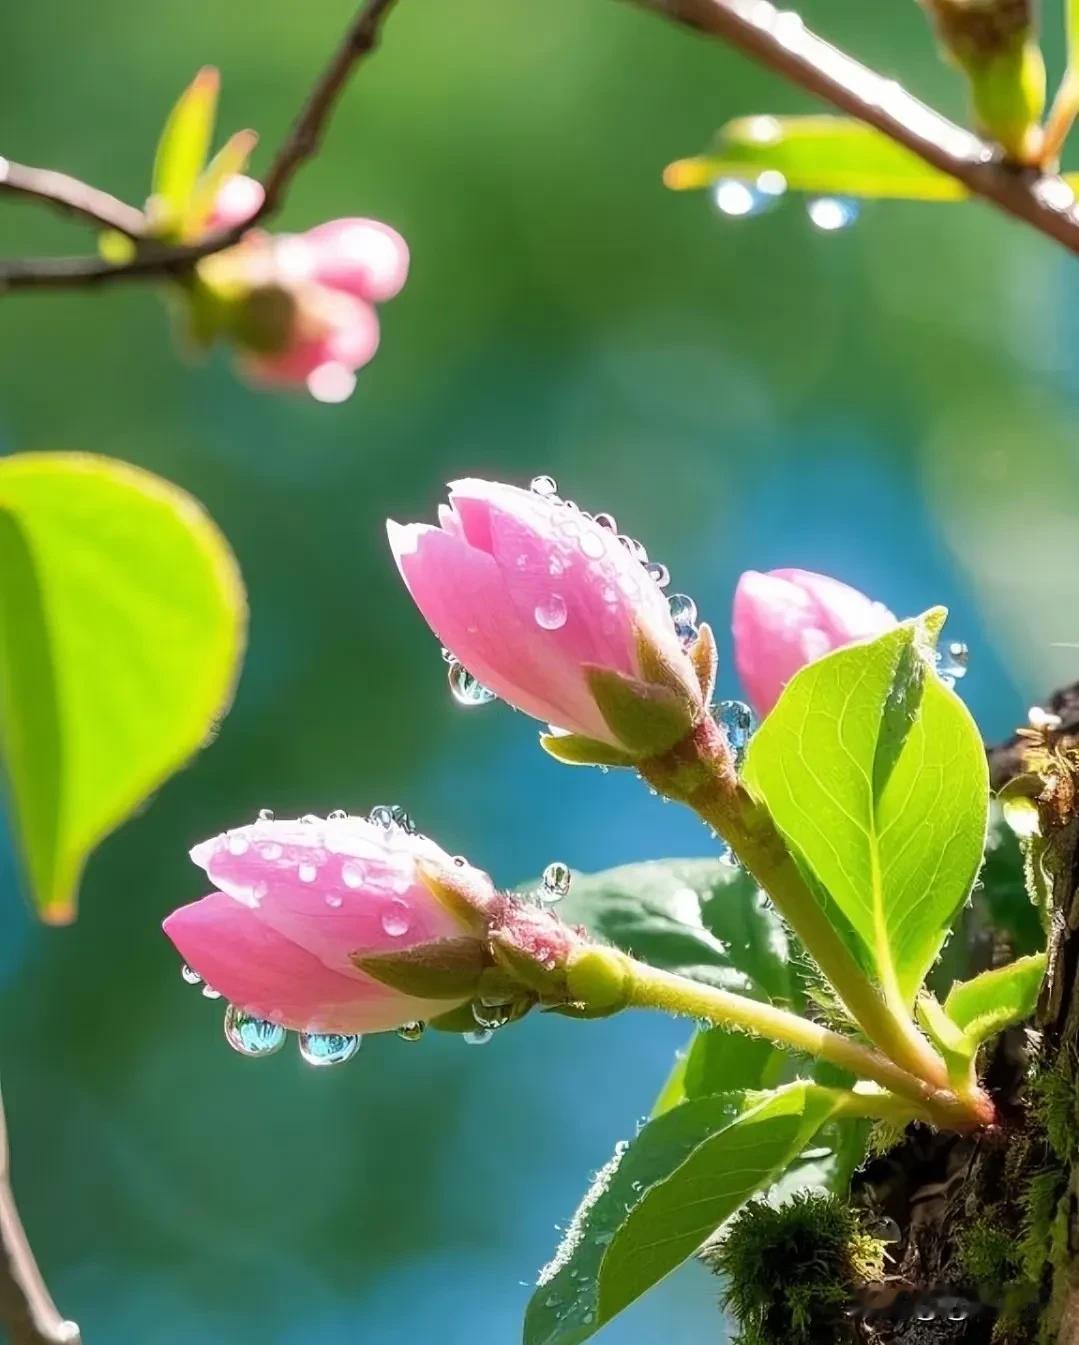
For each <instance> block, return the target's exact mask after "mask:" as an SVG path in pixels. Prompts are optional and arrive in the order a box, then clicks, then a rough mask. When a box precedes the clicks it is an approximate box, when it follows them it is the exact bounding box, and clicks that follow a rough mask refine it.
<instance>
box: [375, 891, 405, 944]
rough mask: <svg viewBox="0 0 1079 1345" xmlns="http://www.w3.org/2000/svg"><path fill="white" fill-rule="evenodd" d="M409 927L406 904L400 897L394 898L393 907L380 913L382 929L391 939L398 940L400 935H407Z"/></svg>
mask: <svg viewBox="0 0 1079 1345" xmlns="http://www.w3.org/2000/svg"><path fill="white" fill-rule="evenodd" d="M411 925H412V921H411V920H410V918H409V913H408V905H407V903H406V902H403V901H402V900H401V899H400V897H394V899H393V905H392V906H390V907H389V909H388V910H385V911H383V912H382V928H383V929H384V930H385V931H386V933H387V934H388V935H389V936H390V938H391V939H399V938H400V937H401V935H402V934H407V933H408V931H409V929H410V928H411Z"/></svg>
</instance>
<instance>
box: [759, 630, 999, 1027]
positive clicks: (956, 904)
mask: <svg viewBox="0 0 1079 1345" xmlns="http://www.w3.org/2000/svg"><path fill="white" fill-rule="evenodd" d="M933 625H939V618H938V617H937V616H936V615H934V616H932V617H931V619H930V620H928V621H927V619H926V618H922V619H921V620H919V621H917V622H904V623H903V624H902V625H899V626H897V627H896V628H895V629H894V630H891V631H889V632H887V633H886V634H885V635H882V636H880V637H879V638H878V639H876V640H873V641H870V642H868V643H865V644H858V645H850V646H847V647H846V648H843V649H839V650H836V651H835V652H834V653H832V654H829V655H827V656H826V657H824V658H822V659H819V660H818V661H816V662H815V663H811V664H809V665H808V666H807V667H805V668H803V669H802V670H801V671H800V672H799V673H798V674H797V675H796V676H795V677H794V678H793V679H792V680H791V682H790V683H789V684H788V686H787V687H786V689H785V691H784V692H783V695H782V696H781V697H780V700H779V702H778V704H777V705H776V706H775V708H774V709H773V710H772V712H771V714H769V715H768V717H767V718H766V719H765V721H764V723H763V724H762V725H761V727H760V729H758V731H757V733H756V734H755V735H754V737H753V739H752V741H751V743H750V747H749V751H748V753H747V757H746V763H745V768H744V772H743V778H744V779H745V781H746V783H747V785H748V786H749V787H750V788H751V789H752V790H753V791H754V792H755V793H756V794H757V795H758V796H759V797H760V798H762V799H763V800H764V802H765V803H766V805H767V806H768V808H769V810H770V811H771V813H772V816H773V818H774V819H775V821H776V824H777V826H778V827H779V829H780V831H781V832H782V833H783V835H784V837H785V838H786V841H787V844H788V845H789V846H790V848H791V851H792V853H793V854H794V855H795V857H796V859H797V860H798V862H799V864H800V866H801V867H802V870H803V872H804V873H805V875H806V877H807V879H808V883H809V886H810V887H811V888H812V890H813V891H814V893H815V895H816V899H817V900H818V901H819V902H820V903H821V905H822V906H823V907H824V909H825V911H826V913H827V915H828V918H829V920H830V921H831V923H832V925H833V926H834V927H835V929H836V930H837V932H838V933H839V934H840V937H841V938H843V940H844V941H845V942H846V944H847V945H848V947H849V948H850V950H851V952H852V953H853V955H854V956H855V957H856V958H857V959H858V961H859V962H860V964H861V965H862V966H863V968H864V969H865V970H866V972H867V973H868V974H869V975H870V976H871V977H872V978H873V979H874V980H875V981H876V982H877V983H878V984H879V985H880V986H881V987H882V989H883V991H884V993H885V994H886V995H887V996H888V997H889V998H890V999H891V1000H893V1002H894V1001H897V1000H898V1001H902V1002H903V1003H905V1004H908V1005H909V1004H910V1003H912V1002H913V999H914V996H915V993H916V992H917V990H918V989H919V988H920V986H921V984H922V982H923V980H924V978H925V975H926V973H927V971H928V970H929V968H930V966H931V965H932V963H933V960H934V959H935V957H936V956H937V953H938V952H939V950H940V947H941V944H942V943H943V941H944V939H945V937H946V935H947V932H948V930H949V928H950V927H951V924H952V922H953V920H954V919H955V918H956V915H957V914H958V912H959V910H960V908H961V907H962V905H963V903H964V902H965V901H966V899H967V896H968V895H969V893H970V890H971V887H972V886H973V883H974V880H975V877H976V876H977V872H978V867H979V864H980V863H981V858H982V851H983V847H984V844H985V835H986V817H987V810H988V798H989V784H988V774H987V767H986V760H985V752H984V749H983V747H982V743H981V738H980V737H979V734H978V730H977V728H976V726H975V724H974V721H973V720H972V718H971V716H970V714H969V712H968V711H967V709H966V707H965V706H964V705H963V703H962V701H961V700H960V699H959V698H958V696H956V694H955V693H954V691H952V690H950V689H949V688H947V687H945V686H944V684H943V683H942V682H941V680H940V679H939V678H938V677H936V676H935V675H933V674H932V673H931V672H930V671H929V668H928V662H929V659H930V658H931V654H930V653H929V651H928V649H927V647H926V646H927V639H928V636H929V635H931V634H932V633H933V631H932V629H931V627H932V626H933Z"/></svg>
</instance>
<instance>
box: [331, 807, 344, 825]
mask: <svg viewBox="0 0 1079 1345" xmlns="http://www.w3.org/2000/svg"><path fill="white" fill-rule="evenodd" d="M326 821H327V822H347V821H348V813H346V812H345V810H344V808H335V809H334V810H333V812H332V813H327V814H326Z"/></svg>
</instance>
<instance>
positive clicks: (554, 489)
mask: <svg viewBox="0 0 1079 1345" xmlns="http://www.w3.org/2000/svg"><path fill="white" fill-rule="evenodd" d="M528 489H529V490H530V491H531V492H532V494H533V495H541V496H542V497H543V498H544V499H545V500H556V499H557V498H558V482H557V481H556V480H555V479H554V477H553V476H534V477H533V478H532V480H531V481H530V482H529V484H528Z"/></svg>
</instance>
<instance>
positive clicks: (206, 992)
mask: <svg viewBox="0 0 1079 1345" xmlns="http://www.w3.org/2000/svg"><path fill="white" fill-rule="evenodd" d="M202 997H203V999H220V998H221V991H220V990H215V989H214V988H213V986H212V985H204V986H203V987H202Z"/></svg>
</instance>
